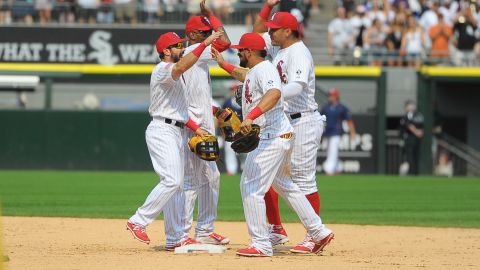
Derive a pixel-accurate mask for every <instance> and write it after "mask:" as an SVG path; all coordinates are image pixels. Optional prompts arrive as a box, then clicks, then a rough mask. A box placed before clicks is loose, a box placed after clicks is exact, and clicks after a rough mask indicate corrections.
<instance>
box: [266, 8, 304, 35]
mask: <svg viewBox="0 0 480 270" xmlns="http://www.w3.org/2000/svg"><path fill="white" fill-rule="evenodd" d="M263 25H265V26H266V27H268V28H272V29H278V28H288V29H292V30H295V31H298V21H297V18H295V16H293V15H292V14H291V13H290V12H277V13H274V14H273V16H272V19H271V20H270V21H268V22H264V23H263Z"/></svg>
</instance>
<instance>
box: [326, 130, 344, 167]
mask: <svg viewBox="0 0 480 270" xmlns="http://www.w3.org/2000/svg"><path fill="white" fill-rule="evenodd" d="M340 138H341V137H340V135H334V136H330V137H328V151H327V160H325V162H324V163H323V170H324V171H325V172H326V173H327V174H335V173H339V172H341V171H342V165H341V164H340V162H339V160H338V147H339V145H340Z"/></svg>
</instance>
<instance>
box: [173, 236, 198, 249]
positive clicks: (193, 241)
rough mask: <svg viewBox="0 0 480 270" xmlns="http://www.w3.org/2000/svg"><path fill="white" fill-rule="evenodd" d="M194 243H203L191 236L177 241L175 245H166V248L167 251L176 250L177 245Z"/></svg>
mask: <svg viewBox="0 0 480 270" xmlns="http://www.w3.org/2000/svg"><path fill="white" fill-rule="evenodd" d="M194 244H201V243H200V242H198V241H196V240H194V239H192V238H190V237H189V238H187V239H185V240H183V241H181V242H180V243H177V244H176V245H173V246H172V245H165V250H166V251H174V250H175V248H177V247H181V246H186V245H194Z"/></svg>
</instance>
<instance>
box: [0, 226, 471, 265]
mask: <svg viewBox="0 0 480 270" xmlns="http://www.w3.org/2000/svg"><path fill="white" fill-rule="evenodd" d="M1 222H2V223H3V231H4V232H3V233H4V245H5V253H6V255H8V257H9V259H10V260H9V261H8V262H6V263H5V266H6V269H9V270H15V269H49V270H50V269H168V270H171V269H175V270H177V269H189V270H194V269H195V270H197V269H198V270H207V269H208V270H212V269H262V270H267V269H275V270H283V269H295V270H306V269H334V270H340V269H386V270H388V269H480V230H479V229H455V228H419V227H397V226H359V225H339V224H333V225H330V226H329V227H330V228H332V229H333V230H334V232H335V239H334V240H333V241H332V243H331V244H330V245H329V246H327V247H326V249H325V251H324V252H323V255H321V256H318V255H294V254H291V253H289V252H288V249H289V248H290V247H291V246H292V245H294V244H296V243H297V242H298V241H301V240H302V239H303V236H304V230H303V227H302V225H301V224H286V229H287V231H288V233H289V238H290V242H289V243H287V245H285V246H280V247H278V248H277V249H276V251H275V255H274V257H271V258H242V257H238V256H236V255H235V250H236V249H238V248H241V247H244V246H246V245H248V243H249V236H248V233H247V227H246V224H245V223H243V222H217V223H216V231H217V232H219V233H222V234H225V235H227V236H228V237H229V238H230V239H231V244H230V245H228V248H229V249H228V250H227V252H226V253H224V254H186V255H183V254H182V255H175V254H173V253H172V252H167V251H164V250H163V248H164V246H163V245H164V241H165V236H164V231H163V222H162V221H156V222H154V223H153V224H152V225H151V226H149V227H148V233H149V236H150V238H151V239H152V242H151V243H150V245H146V244H142V243H140V242H138V241H136V240H134V239H133V237H132V236H131V234H130V233H129V232H127V231H126V230H125V223H126V220H112V219H78V218H37V217H32V218H30V217H3V218H2V220H1ZM0 263H1V262H0Z"/></svg>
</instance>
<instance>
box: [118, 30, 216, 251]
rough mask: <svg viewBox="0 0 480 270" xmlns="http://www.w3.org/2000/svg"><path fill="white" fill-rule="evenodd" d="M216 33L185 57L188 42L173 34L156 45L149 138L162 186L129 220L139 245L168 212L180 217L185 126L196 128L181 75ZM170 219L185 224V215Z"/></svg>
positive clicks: (145, 241) (147, 135)
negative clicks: (149, 227)
mask: <svg viewBox="0 0 480 270" xmlns="http://www.w3.org/2000/svg"><path fill="white" fill-rule="evenodd" d="M220 35H221V32H218V33H215V34H213V35H211V36H210V37H209V38H207V39H206V40H205V41H204V42H202V43H201V44H200V45H199V46H198V47H197V48H196V49H195V50H194V51H192V52H191V53H189V54H187V55H185V56H184V57H182V54H183V51H184V48H183V42H184V39H182V38H180V37H179V36H178V35H177V34H175V33H173V32H168V33H166V34H163V35H161V36H160V38H159V39H158V41H157V43H156V48H157V52H158V53H159V57H160V59H161V62H160V63H159V64H157V66H156V67H155V68H154V70H153V72H152V76H151V80H150V98H151V104H150V107H149V113H150V115H151V116H152V118H153V119H152V121H151V122H150V124H149V125H148V127H147V130H146V132H145V138H146V142H147V146H148V151H149V153H150V158H151V160H152V164H153V168H154V169H155V172H156V173H157V174H158V176H159V177H160V183H158V185H157V186H156V187H155V188H154V189H153V190H152V191H151V192H150V194H149V195H148V197H147V199H146V200H145V203H144V204H143V205H142V206H141V207H139V208H138V209H137V211H136V213H135V214H134V215H133V216H132V217H131V218H130V219H129V220H128V222H127V230H129V231H130V232H131V233H132V235H133V236H134V237H135V238H136V239H137V240H139V241H141V242H144V243H147V244H148V243H150V239H149V237H148V235H147V233H146V230H145V228H146V226H147V225H149V224H150V223H152V222H153V221H154V220H155V219H156V218H157V216H158V215H159V214H160V213H161V212H162V211H164V210H166V209H168V210H170V211H172V212H177V213H180V212H181V209H175V207H178V206H180V205H178V204H176V203H175V202H176V201H181V197H182V195H183V190H182V189H183V172H184V146H185V142H184V140H183V133H184V130H183V128H184V126H185V125H187V126H188V127H190V128H191V127H192V126H195V125H192V123H193V121H192V120H191V119H189V118H188V111H187V107H188V103H187V94H188V93H186V87H185V82H184V81H183V80H181V79H180V77H181V75H182V74H183V73H184V72H185V71H186V70H188V69H189V68H190V67H192V66H193V64H195V62H196V61H197V60H198V58H199V56H200V55H201V54H202V52H203V50H205V48H206V47H207V46H208V45H210V44H211V42H212V41H213V40H214V39H216V38H218V37H219V36H220ZM195 133H196V134H198V135H200V136H204V135H206V134H207V132H206V131H204V130H202V129H200V128H197V129H195ZM170 218H173V219H176V221H175V222H179V220H181V218H182V217H181V215H180V214H177V215H172V216H171V217H170ZM191 243H197V242H196V241H192V240H191V239H189V238H184V239H180V241H179V242H178V243H176V244H177V245H178V246H180V245H187V244H191Z"/></svg>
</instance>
